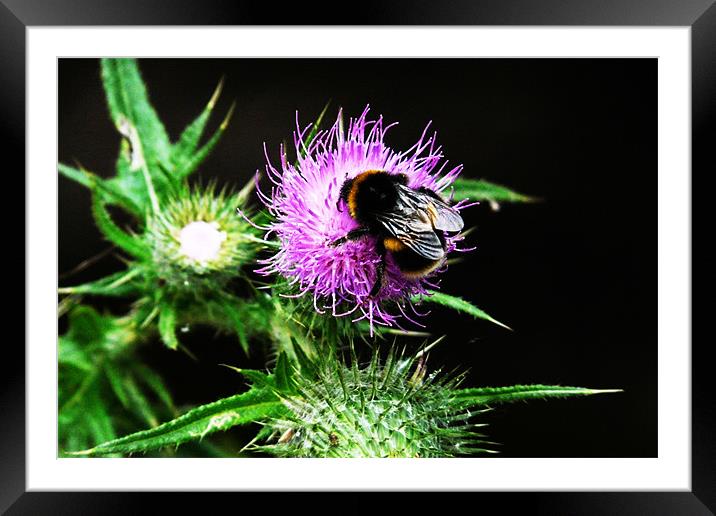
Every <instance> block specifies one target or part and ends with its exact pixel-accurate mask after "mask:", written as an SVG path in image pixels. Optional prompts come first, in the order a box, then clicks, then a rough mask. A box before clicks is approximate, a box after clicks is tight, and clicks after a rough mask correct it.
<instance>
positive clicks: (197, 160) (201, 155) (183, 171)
mask: <svg viewBox="0 0 716 516" xmlns="http://www.w3.org/2000/svg"><path fill="white" fill-rule="evenodd" d="M235 107H236V105H235V104H232V105H231V107H230V108H229V111H228V112H227V113H226V116H225V117H224V120H223V121H222V122H221V125H219V128H218V129H217V130H216V131H215V132H214V134H213V135H212V136H211V138H209V141H208V142H206V143H205V144H204V145H203V146H202V147H201V148H200V149H199V150H198V151H196V152H195V153H194V154H193V155H192V157H191V158H189V159H188V160H186V161H185V162H184V164H183V165H182V166H181V167H177V170H176V177H177V179H184V178H185V177H187V176H188V175H189V174H191V173H192V172H194V171H195V170H196V169H197V168H199V165H201V164H202V163H203V161H204V160H205V159H206V158H207V157H208V156H209V154H210V153H211V151H212V150H214V147H216V144H217V143H219V140H220V139H221V136H222V135H223V134H224V131H226V128H227V127H228V126H229V120H230V119H231V115H232V114H233V113H234V108H235Z"/></svg>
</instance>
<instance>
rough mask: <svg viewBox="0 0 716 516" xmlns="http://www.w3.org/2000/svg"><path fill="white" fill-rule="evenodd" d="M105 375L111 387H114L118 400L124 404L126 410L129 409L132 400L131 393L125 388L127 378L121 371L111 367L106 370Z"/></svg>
mask: <svg viewBox="0 0 716 516" xmlns="http://www.w3.org/2000/svg"><path fill="white" fill-rule="evenodd" d="M104 372H105V375H106V376H107V380H109V385H110V387H112V391H113V392H114V395H115V396H117V399H118V400H119V402H120V403H121V404H122V406H123V407H124V408H129V405H130V399H129V393H128V392H127V390H126V388H125V378H124V375H122V374H121V373H120V372H119V371H117V370H116V369H115V368H114V367H112V366H111V365H110V366H109V367H105V368H104Z"/></svg>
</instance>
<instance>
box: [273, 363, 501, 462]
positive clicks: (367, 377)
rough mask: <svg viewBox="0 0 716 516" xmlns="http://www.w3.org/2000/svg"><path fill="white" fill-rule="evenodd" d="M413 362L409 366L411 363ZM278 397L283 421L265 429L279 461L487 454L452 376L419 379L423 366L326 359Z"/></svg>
mask: <svg viewBox="0 0 716 516" xmlns="http://www.w3.org/2000/svg"><path fill="white" fill-rule="evenodd" d="M414 364H415V367H413V365H414ZM292 381H293V383H294V384H295V394H292V395H287V396H283V401H284V404H285V406H286V407H287V408H288V410H289V413H290V415H289V416H288V417H286V418H283V419H280V420H276V421H274V422H273V423H272V428H273V430H274V432H273V435H274V438H276V439H277V442H276V443H275V444H271V445H266V446H262V447H260V448H262V449H264V450H266V451H268V452H270V453H272V454H275V455H278V456H285V457H453V456H456V455H462V454H468V453H475V452H477V451H488V450H483V449H481V448H479V447H476V445H477V444H479V443H484V442H485V441H480V440H479V438H480V437H483V436H482V435H480V434H478V433H476V432H475V431H474V430H475V427H476V426H478V425H475V424H472V423H470V422H469V420H470V418H471V417H472V416H473V415H474V414H475V413H476V412H475V411H472V412H470V411H468V410H467V409H466V408H465V407H464V405H462V404H460V403H455V402H454V399H453V389H454V388H455V387H456V386H457V384H458V383H459V378H447V377H444V376H442V377H441V376H440V374H439V372H435V373H432V374H426V368H425V360H424V359H423V358H420V359H417V360H416V359H415V358H408V359H404V358H402V357H396V356H395V354H394V353H393V352H391V354H390V355H389V356H388V358H387V360H386V361H385V363H384V364H383V365H380V363H379V360H378V358H377V356H374V358H373V360H372V361H371V363H370V365H369V366H367V367H365V368H359V367H352V368H351V367H347V366H345V365H343V364H341V363H340V362H339V361H336V360H330V361H329V360H326V361H324V362H323V364H322V365H321V366H320V367H319V368H318V369H317V371H316V375H315V377H313V378H311V377H307V376H306V375H303V374H302V375H295V376H294V378H293V379H292Z"/></svg>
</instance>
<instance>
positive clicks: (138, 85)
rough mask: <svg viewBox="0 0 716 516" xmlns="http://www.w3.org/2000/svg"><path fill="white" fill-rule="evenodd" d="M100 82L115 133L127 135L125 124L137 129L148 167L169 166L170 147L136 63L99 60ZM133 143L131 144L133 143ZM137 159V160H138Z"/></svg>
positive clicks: (118, 60) (135, 150) (119, 60)
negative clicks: (160, 164) (161, 164)
mask: <svg viewBox="0 0 716 516" xmlns="http://www.w3.org/2000/svg"><path fill="white" fill-rule="evenodd" d="M101 67H102V81H103V84H104V89H105V93H106V95H107V104H108V105H109V111H110V115H111V117H112V120H113V121H114V124H115V126H116V127H117V129H118V130H119V131H120V132H121V133H123V135H124V136H125V137H127V138H128V139H129V140H130V141H131V140H132V138H131V137H129V136H128V135H127V127H126V122H129V123H130V124H131V126H132V127H134V128H135V129H136V132H137V134H138V136H139V141H140V142H141V146H142V147H141V151H140V149H134V148H133V149H132V151H133V152H138V151H139V152H142V154H143V158H144V160H145V162H146V163H147V164H149V165H150V166H154V165H155V164H156V163H159V162H162V163H168V161H169V157H170V152H171V144H170V142H169V136H168V135H167V132H166V129H164V125H163V124H162V122H161V120H159V117H158V116H157V113H156V111H155V110H154V108H153V107H152V104H151V103H150V101H149V95H148V94H147V88H146V86H145V85H144V81H143V80H142V75H141V73H140V71H139V65H138V64H137V60H136V59H102V61H101ZM132 143H134V142H132ZM138 159H139V158H138Z"/></svg>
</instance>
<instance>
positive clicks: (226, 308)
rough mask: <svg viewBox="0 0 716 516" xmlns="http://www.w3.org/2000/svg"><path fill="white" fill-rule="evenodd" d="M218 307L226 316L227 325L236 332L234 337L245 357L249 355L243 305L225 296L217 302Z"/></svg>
mask: <svg viewBox="0 0 716 516" xmlns="http://www.w3.org/2000/svg"><path fill="white" fill-rule="evenodd" d="M219 306H220V308H221V310H222V311H223V312H224V315H225V316H226V318H227V319H228V320H227V323H229V325H230V326H231V328H232V329H233V330H234V331H235V332H236V337H237V338H238V339H239V344H240V345H241V349H243V350H244V353H246V355H247V356H248V355H249V347H250V346H249V338H248V335H247V334H246V327H245V325H246V322H247V317H246V313H245V312H246V310H245V309H244V306H243V304H241V302H240V301H239V300H238V299H236V298H234V297H233V296H225V297H223V298H222V299H221V300H220V301H219Z"/></svg>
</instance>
